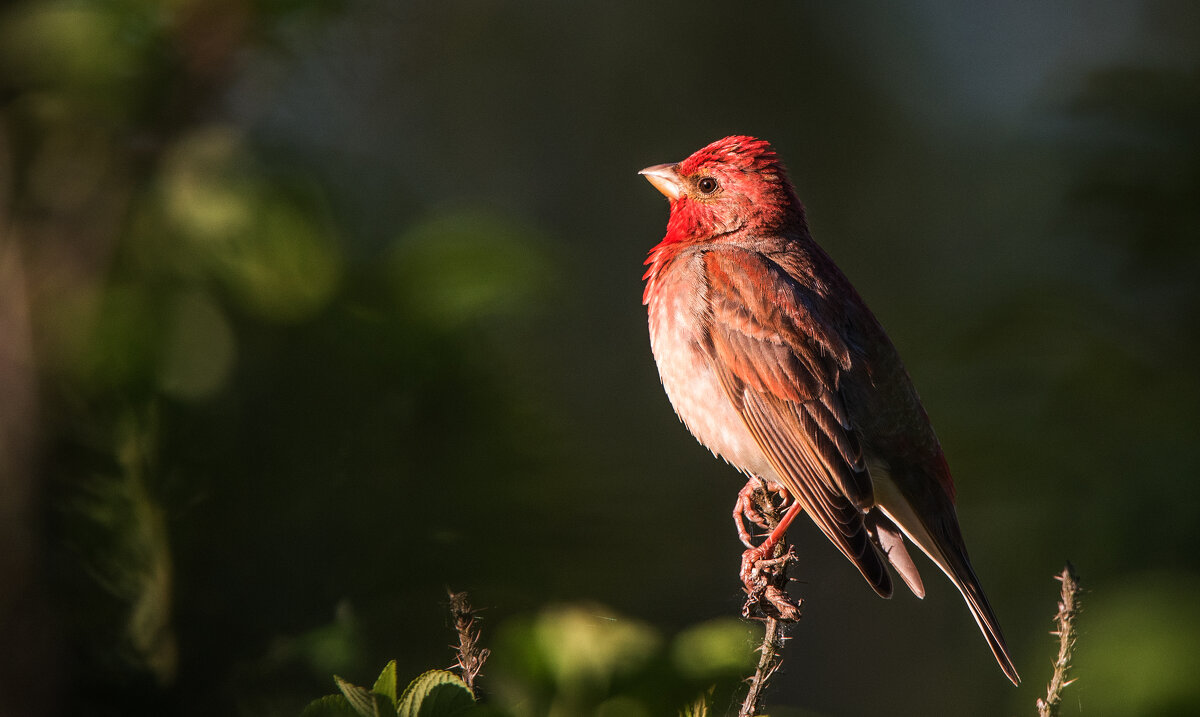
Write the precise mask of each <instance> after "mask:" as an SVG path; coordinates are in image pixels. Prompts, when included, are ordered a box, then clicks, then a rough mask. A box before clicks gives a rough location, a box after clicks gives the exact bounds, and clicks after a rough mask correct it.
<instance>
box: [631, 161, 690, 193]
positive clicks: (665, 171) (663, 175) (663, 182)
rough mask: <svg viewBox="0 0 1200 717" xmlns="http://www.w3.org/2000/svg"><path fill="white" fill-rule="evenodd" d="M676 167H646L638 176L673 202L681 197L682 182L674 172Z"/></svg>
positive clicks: (663, 165) (660, 165)
mask: <svg viewBox="0 0 1200 717" xmlns="http://www.w3.org/2000/svg"><path fill="white" fill-rule="evenodd" d="M677 166H679V165H677V164H656V165H654V166H653V167H646V168H645V169H643V170H642V171H640V172H638V174H641V175H643V176H644V177H645V178H646V179H648V180H649V181H650V183H651V184H653V185H654V188H655V189H657V190H658V191H660V192H662V193H663V194H664V195H665V196H666V198H667V199H670V200H671V201H672V202H673V201H675V200H676V199H679V198H680V197H681V196H683V181H682V180H680V179H679V173H678V172H676V171H675V167H677Z"/></svg>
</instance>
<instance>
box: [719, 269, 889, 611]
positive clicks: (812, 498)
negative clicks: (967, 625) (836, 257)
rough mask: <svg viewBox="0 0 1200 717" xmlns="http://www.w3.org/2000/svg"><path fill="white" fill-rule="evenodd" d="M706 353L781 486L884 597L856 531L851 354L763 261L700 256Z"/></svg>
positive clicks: (870, 499) (859, 486) (858, 503)
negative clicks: (847, 391)
mask: <svg viewBox="0 0 1200 717" xmlns="http://www.w3.org/2000/svg"><path fill="white" fill-rule="evenodd" d="M704 268H705V276H706V278H707V286H706V297H707V306H706V309H707V315H706V316H705V317H704V318H705V320H706V323H705V328H706V336H705V340H706V346H705V349H706V350H707V352H708V354H709V357H710V359H711V365H712V367H713V369H714V370H715V371H716V373H717V375H718V376H719V377H720V380H721V384H722V386H723V387H724V389H725V392H726V394H727V395H728V397H729V400H730V401H732V402H733V405H734V407H735V408H737V410H738V412H739V413H740V414H741V416H742V420H743V421H744V422H745V424H746V427H747V428H748V429H749V431H750V433H751V435H753V436H754V439H755V441H756V442H757V443H758V445H759V447H760V448H762V450H763V453H764V454H766V456H767V458H768V460H769V461H770V463H771V466H772V467H773V468H774V469H775V471H776V473H778V474H779V478H780V480H781V481H782V482H783V484H784V487H786V488H787V489H788V491H789V492H790V493H791V494H792V496H793V497H794V498H795V499H796V500H798V501H800V503H801V505H803V507H804V509H805V510H806V511H808V514H809V515H810V516H811V517H812V519H813V521H814V522H815V523H816V524H817V526H818V527H819V528H820V529H821V531H822V532H823V533H825V535H826V537H828V538H829V539H830V540H831V541H832V542H833V543H834V545H836V546H837V547H838V549H840V550H841V551H842V553H843V554H844V555H845V556H846V557H847V558H848V559H849V560H850V561H851V562H852V563H854V565H855V566H856V567H857V568H858V569H859V571H860V572H861V573H862V574H863V577H865V578H866V579H867V581H868V582H870V583H871V586H872V587H873V588H874V589H875V591H876V592H878V593H879V594H880V595H883V596H884V597H887V596H890V595H891V593H892V582H891V576H890V575H889V574H888V571H887V569H886V567H885V566H884V565H883V561H882V558H881V556H880V553H879V551H878V550H877V549H876V547H875V545H874V544H873V543H872V540H871V538H870V534H869V532H868V530H867V528H866V526H865V525H864V522H863V515H864V513H865V511H866V510H867V509H868V508H870V507H871V506H872V505H873V504H874V495H873V488H872V485H871V479H870V476H869V474H868V473H867V470H866V465H865V461H864V459H863V454H862V449H861V446H860V445H859V442H858V437H857V436H856V435H855V433H854V431H853V429H852V427H851V424H850V420H849V417H848V415H847V412H846V407H845V404H844V402H843V398H842V393H841V391H840V389H839V380H840V377H841V374H842V373H843V372H846V371H848V370H850V367H851V354H850V349H849V347H847V346H846V344H845V343H844V342H843V341H842V339H841V338H840V336H839V332H838V331H837V329H836V327H835V326H834V325H831V322H830V321H829V320H828V319H827V318H826V317H825V315H824V314H823V313H822V312H821V311H820V309H819V307H820V304H819V303H818V302H817V301H816V296H815V295H813V294H812V293H811V292H810V291H808V290H807V289H805V288H804V287H802V286H800V285H799V284H798V283H797V282H796V281H795V279H793V278H792V277H791V276H789V275H788V273H787V272H786V271H784V270H783V269H782V268H781V267H779V266H778V265H777V264H775V263H773V262H772V261H771V260H770V259H768V258H767V257H765V256H764V255H762V254H760V253H757V252H751V251H747V250H743V249H738V248H733V247H722V248H721V249H717V250H711V251H707V252H705V254H704Z"/></svg>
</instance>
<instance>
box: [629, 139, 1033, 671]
mask: <svg viewBox="0 0 1200 717" xmlns="http://www.w3.org/2000/svg"><path fill="white" fill-rule="evenodd" d="M641 174H643V175H645V176H646V178H647V179H648V180H650V183H651V184H653V185H654V186H655V188H657V189H658V190H659V191H660V192H662V193H663V194H665V195H666V196H667V198H668V199H669V200H670V202H671V216H670V220H669V221H668V223H667V234H666V236H665V237H664V238H663V240H662V242H661V243H659V244H658V246H656V247H654V248H653V249H652V250H651V251H650V256H649V258H648V259H647V260H646V264H648V265H649V267H650V268H649V269H648V270H647V271H646V275H645V276H644V277H643V278H644V279H646V289H645V293H644V295H643V303H645V304H646V305H647V307H648V313H649V319H650V344H651V347H652V348H653V351H654V360H655V361H656V362H657V364H658V371H659V374H660V376H661V377H662V383H663V388H665V389H666V392H667V396H668V397H669V398H670V400H671V405H672V406H674V408H675V412H676V413H678V414H679V417H680V418H681V419H682V420H683V422H684V424H685V425H686V426H687V427H688V430H690V431H691V432H692V434H693V435H694V436H695V437H696V438H697V439H698V440H699V441H700V442H701V443H702V444H704V445H705V446H707V447H708V448H709V449H710V450H712V452H713V453H715V454H717V455H719V456H721V457H722V458H724V459H725V460H727V461H729V463H731V464H733V465H734V466H735V467H736V468H738V469H739V470H741V471H742V472H743V473H746V474H747V475H749V476H751V480H752V481H753V480H754V479H755V478H761V479H763V480H765V481H767V484H768V486H770V487H771V488H772V489H773V490H781V489H782V490H783V491H785V492H786V493H787V494H788V495H790V496H791V498H792V504H791V507H790V508H789V510H788V513H787V515H786V516H785V517H784V519H783V521H782V522H781V524H780V526H779V529H777V530H776V531H775V533H773V534H772V535H771V536H770V537H769V538H768V539H767V543H766V544H764V545H760V546H759V547H758V548H754V550H756V551H758V554H759V555H760V556H761V555H767V556H769V555H770V552H769V550H768V549H767V547H766V546H767V545H769V546H774V544H775V541H777V540H778V538H779V537H780V536H781V535H782V531H783V530H786V527H787V525H788V524H789V523H790V522H791V519H792V518H794V517H795V516H796V515H797V514H798V513H799V511H801V510H804V511H807V513H808V515H809V517H811V518H812V520H813V522H815V523H816V524H817V527H818V528H820V529H821V532H823V533H824V534H825V536H826V537H827V538H829V540H831V541H832V542H833V544H834V545H836V546H837V547H838V549H839V550H841V551H842V554H844V555H845V556H846V557H847V558H848V559H849V560H850V562H852V563H854V565H855V567H857V568H858V569H859V571H860V572H861V573H862V575H863V577H864V578H866V579H867V582H869V583H870V584H871V587H873V588H874V589H875V592H877V593H879V594H880V595H881V596H883V597H890V596H891V594H892V579H891V574H890V573H889V571H888V569H887V568H886V567H885V565H884V561H885V560H886V561H888V562H890V563H891V565H892V567H893V568H895V570H896V571H897V573H899V575H900V577H901V578H902V579H903V580H904V582H905V583H906V584H907V585H908V587H909V589H910V590H912V592H913V593H914V594H915V595H916V596H917V597H924V595H925V589H924V586H923V585H922V583H921V577H920V575H919V574H918V572H917V568H916V566H915V565H914V564H913V561H912V558H911V557H909V555H908V551H907V550H906V548H905V546H904V538H903V537H902V534H903V536H904V537H907V538H908V539H909V540H910V541H912V542H913V543H916V545H917V547H919V548H920V549H921V550H922V551H923V552H924V553H925V554H926V555H928V556H929V558H930V559H931V560H932V561H933V562H934V563H936V564H937V566H938V567H939V568H941V569H942V571H943V572H944V573H946V575H947V576H948V577H949V578H950V580H951V582H953V583H954V585H955V587H957V588H958V590H959V592H961V593H962V596H963V598H965V599H966V602H967V606H968V607H970V609H971V614H972V615H973V616H974V617H975V622H976V623H978V624H979V628H980V630H981V631H982V632H983V636H984V638H986V639H987V643H988V646H989V647H990V648H991V649H992V653H993V654H994V655H995V656H996V660H997V661H998V662H999V663H1000V669H1002V670H1003V671H1004V674H1005V675H1007V676H1008V678H1009V679H1010V680H1012V682H1013V684H1017V683H1018V682H1019V680H1020V677H1019V676H1018V675H1017V670H1016V668H1015V667H1014V666H1013V662H1012V658H1011V657H1010V656H1009V653H1008V648H1007V646H1006V645H1005V643H1004V636H1003V635H1002V634H1001V633H1000V624H999V622H998V621H997V619H996V615H995V613H993V612H992V608H991V606H990V605H989V604H988V601H987V598H986V597H984V594H983V589H982V588H981V587H980V584H979V579H978V578H977V577H976V576H975V571H974V570H973V569H972V568H971V561H970V560H969V559H968V557H967V547H966V545H965V543H964V542H963V537H962V532H961V531H960V529H959V526H958V518H957V515H956V513H955V509H954V482H953V480H952V479H951V477H950V470H949V468H948V467H947V465H946V459H945V457H944V456H943V455H942V448H941V445H940V444H939V443H938V439H937V436H936V435H934V432H933V427H932V426H931V425H930V423H929V416H928V415H926V413H925V409H924V408H923V407H922V406H921V401H920V399H919V398H918V396H917V391H916V389H915V388H914V387H913V384H912V379H911V378H909V375H908V372H907V371H905V369H904V365H903V364H902V363H901V362H900V356H899V355H898V354H897V352H896V347H895V346H893V345H892V342H891V340H889V339H888V337H887V334H886V333H884V330H883V327H882V326H880V325H879V321H878V320H877V319H876V318H875V316H874V315H873V314H872V313H871V310H870V309H868V308H867V305H866V304H865V303H864V302H863V300H862V298H861V297H859V295H858V292H857V291H855V290H854V287H853V286H851V285H850V282H849V280H847V279H846V277H845V275H843V274H842V272H841V270H839V269H838V268H837V266H836V265H835V264H834V263H833V260H832V259H830V258H829V255H828V254H826V253H825V252H824V250H822V249H821V247H819V246H818V245H817V244H816V242H814V241H813V239H812V237H811V236H810V235H809V231H808V223H807V221H806V220H805V216H804V208H803V206H802V205H801V204H800V201H799V200H798V199H797V198H796V194H795V192H794V190H793V189H792V185H791V182H790V181H789V180H788V177H787V174H786V172H785V170H784V167H783V164H782V163H781V162H780V160H779V158H778V157H777V156H776V154H775V152H774V150H772V149H771V146H770V145H769V144H768V143H767V142H764V141H762V140H759V139H755V138H753V137H740V136H739V137H726V138H725V139H722V140H718V141H716V142H713V143H712V144H710V145H708V146H707V147H705V148H703V149H701V150H699V151H698V152H696V153H695V154H693V155H692V156H690V157H688V158H687V159H685V160H683V161H682V162H680V163H678V164H660V165H657V166H654V167H648V168H646V169H643V170H642V171H641ZM748 487H749V486H748ZM745 493H746V492H745V491H743V498H742V499H740V500H739V506H741V510H743V511H745V512H746V514H747V515H748V516H749V517H752V518H753V517H754V515H753V512H752V511H751V510H750V509H749V506H748V504H747V503H746V501H745V498H744V495H745ZM738 525H739V533H740V534H741V535H742V538H743V542H746V545H747V547H752V546H751V545H750V543H749V538H748V535H746V533H745V531H744V529H743V528H742V526H741V521H740V520H739V521H738Z"/></svg>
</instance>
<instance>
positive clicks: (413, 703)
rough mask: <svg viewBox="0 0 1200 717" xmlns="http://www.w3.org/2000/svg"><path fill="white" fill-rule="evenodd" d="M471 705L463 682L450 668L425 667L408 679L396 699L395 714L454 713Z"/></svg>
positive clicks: (442, 716)
mask: <svg viewBox="0 0 1200 717" xmlns="http://www.w3.org/2000/svg"><path fill="white" fill-rule="evenodd" d="M474 706H475V696H474V695H473V694H472V693H471V688H470V687H467V683H465V682H463V681H462V678H461V677H459V676H458V675H456V674H454V673H453V672H447V671H446V670H429V671H428V672H425V673H424V674H422V675H420V676H419V677H417V679H415V680H413V681H412V682H410V683H409V685H408V687H407V688H406V689H405V690H404V694H403V695H401V696H400V699H399V700H397V703H396V714H397V715H398V717H457V716H458V715H464V714H466V713H467V711H469V710H470V709H471V708H472V707H474Z"/></svg>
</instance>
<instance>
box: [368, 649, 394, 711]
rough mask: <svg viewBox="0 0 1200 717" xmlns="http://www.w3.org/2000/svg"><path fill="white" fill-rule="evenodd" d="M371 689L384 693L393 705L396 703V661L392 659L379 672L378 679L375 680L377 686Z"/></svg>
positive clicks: (377, 692)
mask: <svg viewBox="0 0 1200 717" xmlns="http://www.w3.org/2000/svg"><path fill="white" fill-rule="evenodd" d="M371 691H372V692H374V693H375V694H377V695H383V696H384V697H387V698H388V700H389V701H391V703H392V706H393V707H394V706H395V704H396V661H395V660H392V661H391V662H389V663H387V665H386V666H385V667H384V668H383V672H380V673H379V677H378V679H376V680H375V686H374V687H372V688H371Z"/></svg>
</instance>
